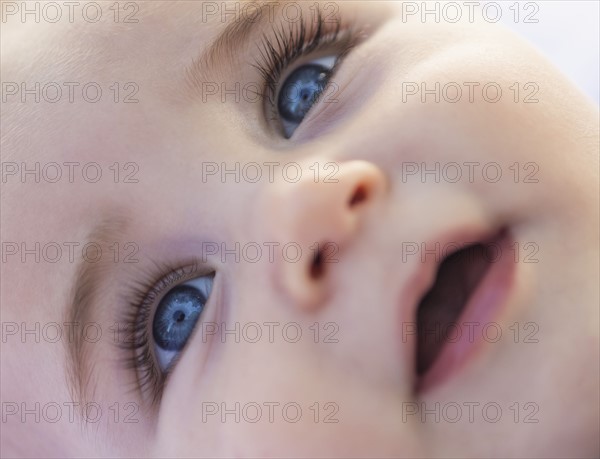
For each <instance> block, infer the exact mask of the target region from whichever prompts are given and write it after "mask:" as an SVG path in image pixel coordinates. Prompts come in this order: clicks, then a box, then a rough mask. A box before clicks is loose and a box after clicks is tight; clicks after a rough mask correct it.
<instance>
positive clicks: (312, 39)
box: [253, 8, 359, 121]
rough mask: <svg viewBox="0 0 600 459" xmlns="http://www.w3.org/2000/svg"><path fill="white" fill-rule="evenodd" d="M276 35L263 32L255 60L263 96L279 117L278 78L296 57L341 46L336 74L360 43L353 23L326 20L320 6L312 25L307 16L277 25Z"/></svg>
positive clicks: (272, 117) (274, 117) (274, 30)
mask: <svg viewBox="0 0 600 459" xmlns="http://www.w3.org/2000/svg"><path fill="white" fill-rule="evenodd" d="M273 36H274V37H273V38H271V39H269V37H267V36H266V35H263V37H262V40H261V42H260V44H259V47H258V48H259V53H260V57H259V59H258V60H257V61H256V63H255V64H253V67H255V68H256V69H257V70H258V71H259V73H260V75H261V77H262V79H263V81H264V89H263V94H262V100H263V101H265V100H268V101H269V106H270V107H271V111H272V116H271V117H270V119H271V120H272V121H273V120H276V119H277V108H276V107H277V104H276V101H275V96H276V93H277V85H278V82H279V80H280V78H281V76H282V74H283V73H284V71H285V70H286V69H287V68H288V67H290V66H291V64H293V63H294V62H295V61H296V60H298V59H299V58H301V57H303V56H307V55H310V54H312V53H316V52H318V51H321V50H323V49H332V48H335V49H337V50H338V51H337V56H338V57H337V62H336V64H335V66H334V68H333V69H332V71H331V73H332V74H333V73H334V72H335V70H336V69H337V67H338V66H339V64H340V62H341V60H342V59H343V57H344V56H345V55H346V54H348V52H349V51H350V50H351V49H352V48H353V47H354V46H356V43H357V41H358V38H359V33H358V32H357V31H356V29H355V27H354V24H353V23H347V24H344V25H342V22H341V19H339V20H336V21H329V20H326V19H325V18H324V17H323V15H322V12H321V9H320V8H317V9H316V15H315V21H314V23H313V25H312V27H309V24H307V21H306V20H305V19H304V16H301V17H300V19H299V20H298V21H296V22H293V23H291V24H290V25H289V28H287V30H286V27H285V26H283V25H281V27H280V28H276V27H275V26H273Z"/></svg>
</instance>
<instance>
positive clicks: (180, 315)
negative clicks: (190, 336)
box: [173, 311, 185, 322]
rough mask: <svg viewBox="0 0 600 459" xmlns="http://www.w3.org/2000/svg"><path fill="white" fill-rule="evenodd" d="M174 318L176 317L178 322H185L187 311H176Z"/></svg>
mask: <svg viewBox="0 0 600 459" xmlns="http://www.w3.org/2000/svg"><path fill="white" fill-rule="evenodd" d="M173 319H175V321H176V322H183V321H184V320H185V313H184V312H182V311H176V312H175V314H173Z"/></svg>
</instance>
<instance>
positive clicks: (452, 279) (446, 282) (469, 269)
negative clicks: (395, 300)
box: [417, 245, 489, 375]
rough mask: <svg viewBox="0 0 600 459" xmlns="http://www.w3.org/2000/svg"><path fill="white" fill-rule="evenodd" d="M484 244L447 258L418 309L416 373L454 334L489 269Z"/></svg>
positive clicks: (420, 371) (421, 369)
mask: <svg viewBox="0 0 600 459" xmlns="http://www.w3.org/2000/svg"><path fill="white" fill-rule="evenodd" d="M488 259H489V257H486V248H485V247H484V246H483V245H473V246H470V247H467V248H465V249H463V250H460V251H458V252H456V253H454V254H452V255H451V256H449V257H448V258H446V259H445V260H444V261H443V263H442V264H441V265H440V268H439V269H438V273H437V277H436V280H435V283H434V284H433V287H431V289H430V290H429V291H428V292H427V293H426V294H425V296H424V297H423V299H422V300H421V303H420V304H419V308H418V310H417V330H418V333H417V336H418V341H417V374H418V375H422V374H423V373H425V372H426V371H427V370H428V369H429V368H430V367H431V365H432V364H433V362H434V361H435V359H436V358H437V356H438V355H439V353H440V352H441V350H442V348H443V347H444V343H445V342H446V339H447V338H452V337H453V335H454V333H453V331H452V327H448V326H449V325H450V324H451V323H453V322H457V320H458V319H459V318H460V315H461V312H462V311H463V309H464V308H465V306H466V304H467V302H468V300H469V297H470V296H471V294H472V293H473V291H474V290H475V288H476V287H477V285H478V284H479V281H480V280H481V279H482V278H483V276H484V274H485V273H486V271H487V269H488V268H489V261H488Z"/></svg>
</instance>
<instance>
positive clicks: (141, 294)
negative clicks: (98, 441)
mask: <svg viewBox="0 0 600 459" xmlns="http://www.w3.org/2000/svg"><path fill="white" fill-rule="evenodd" d="M137 275H138V277H139V279H138V280H133V281H132V283H131V285H128V286H127V287H126V293H125V295H124V301H123V303H124V304H123V305H122V306H121V307H120V309H121V312H120V313H119V316H118V317H117V325H118V326H119V330H120V332H121V334H120V336H121V338H120V339H118V340H116V344H117V347H118V348H120V350H121V352H122V355H123V357H121V360H122V362H123V364H124V366H125V368H126V369H128V370H129V371H134V372H135V380H136V385H137V387H136V392H138V393H139V394H140V396H141V397H142V399H150V404H152V405H155V404H156V403H158V402H159V401H160V398H161V396H162V390H163V388H164V385H165V382H166V379H167V377H168V374H169V371H166V372H163V371H161V370H160V369H159V367H158V362H157V361H156V358H155V356H154V352H153V349H151V345H152V343H153V341H152V333H151V325H152V324H151V321H152V319H153V317H154V312H155V310H156V307H157V306H158V304H159V302H160V300H161V299H162V298H163V297H164V296H165V295H166V294H167V292H168V291H169V290H170V289H171V288H173V287H174V286H176V285H180V284H182V283H185V282H187V281H189V280H191V279H194V278H197V277H202V276H207V275H213V276H214V277H216V274H215V270H214V269H211V268H210V267H208V266H206V265H205V264H203V262H202V261H201V260H198V259H188V260H187V261H184V262H181V263H179V264H171V263H157V262H154V263H153V266H152V268H147V267H146V268H142V272H140V273H137ZM210 302H211V299H210V298H209V299H208V302H207V305H208V304H209V303H210ZM177 358H178V357H175V358H174V360H173V364H172V366H173V367H174V366H175V365H176V361H177Z"/></svg>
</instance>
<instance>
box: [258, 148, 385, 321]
mask: <svg viewBox="0 0 600 459" xmlns="http://www.w3.org/2000/svg"><path fill="white" fill-rule="evenodd" d="M300 171H301V175H300V174H299V175H300V177H301V178H300V179H298V180H296V179H295V180H294V181H291V180H286V179H285V176H282V177H281V178H279V179H278V180H277V181H275V183H272V184H269V185H268V186H267V187H266V188H265V190H264V191H263V194H262V197H261V200H260V210H259V212H260V213H261V223H262V224H263V225H264V227H263V229H264V232H265V233H266V234H267V235H268V236H269V237H271V238H275V239H276V241H277V243H279V244H281V246H282V247H284V249H286V250H283V251H282V252H281V253H282V255H283V256H281V257H276V259H275V261H274V263H273V272H272V275H273V278H274V282H275V284H276V287H277V288H278V289H279V290H280V291H281V292H283V293H284V294H285V295H286V296H287V297H289V299H290V300H292V301H293V302H294V303H295V304H297V305H298V306H300V307H302V308H305V309H314V308H315V307H316V306H317V305H318V304H319V303H320V302H321V300H322V299H323V297H324V293H325V290H324V286H325V284H326V280H327V277H328V270H330V269H332V267H333V266H335V263H337V262H339V261H340V257H341V256H342V255H343V250H344V249H345V248H346V247H347V246H348V245H349V244H351V243H352V240H353V239H354V238H355V237H356V235H357V233H358V232H359V231H360V227H361V222H362V221H363V220H364V219H365V218H366V217H365V216H366V214H367V213H368V211H369V209H370V208H372V207H373V206H374V205H375V203H377V202H378V201H379V200H381V199H382V197H383V196H384V194H385V191H386V187H387V179H386V178H385V175H384V174H383V172H382V171H381V170H380V169H379V168H378V167H377V166H375V165H374V164H373V163H370V162H367V161H358V160H353V161H346V162H327V161H317V162H315V161H314V160H313V161H312V162H310V163H308V162H307V163H306V164H304V165H300ZM292 247H293V248H292ZM286 252H289V255H288V253H286Z"/></svg>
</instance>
